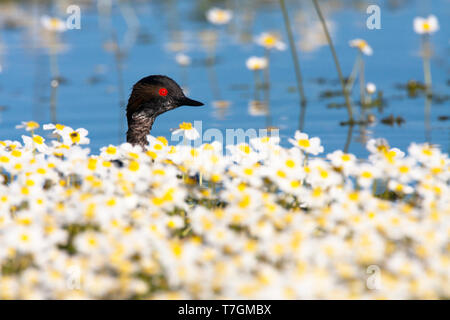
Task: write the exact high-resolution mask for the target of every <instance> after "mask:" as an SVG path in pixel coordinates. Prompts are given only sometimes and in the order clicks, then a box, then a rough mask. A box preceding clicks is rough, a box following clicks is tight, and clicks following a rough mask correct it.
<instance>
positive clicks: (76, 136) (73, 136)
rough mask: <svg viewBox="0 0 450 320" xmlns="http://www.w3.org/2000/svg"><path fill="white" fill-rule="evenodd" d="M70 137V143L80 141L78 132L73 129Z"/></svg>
mask: <svg viewBox="0 0 450 320" xmlns="http://www.w3.org/2000/svg"><path fill="white" fill-rule="evenodd" d="M70 139H72V143H78V142H80V134H79V133H78V132H76V131H73V132H72V133H71V134H70Z"/></svg>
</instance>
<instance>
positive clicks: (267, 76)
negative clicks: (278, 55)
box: [264, 49, 272, 128]
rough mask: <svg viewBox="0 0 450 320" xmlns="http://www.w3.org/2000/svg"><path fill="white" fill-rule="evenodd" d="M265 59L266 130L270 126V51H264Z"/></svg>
mask: <svg viewBox="0 0 450 320" xmlns="http://www.w3.org/2000/svg"><path fill="white" fill-rule="evenodd" d="M265 57H266V59H267V67H266V68H265V69H264V100H265V102H266V107H267V116H266V128H270V127H271V126H272V115H271V112H270V50H269V49H266V50H265Z"/></svg>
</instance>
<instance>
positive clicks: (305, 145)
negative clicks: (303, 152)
mask: <svg viewBox="0 0 450 320" xmlns="http://www.w3.org/2000/svg"><path fill="white" fill-rule="evenodd" d="M298 145H299V146H300V147H302V148H309V147H310V146H311V143H310V142H309V140H308V139H300V140H298Z"/></svg>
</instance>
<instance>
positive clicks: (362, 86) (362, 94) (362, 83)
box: [359, 53, 366, 108]
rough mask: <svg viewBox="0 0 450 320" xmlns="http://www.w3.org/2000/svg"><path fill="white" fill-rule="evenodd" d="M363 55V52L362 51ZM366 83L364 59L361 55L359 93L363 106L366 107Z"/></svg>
mask: <svg viewBox="0 0 450 320" xmlns="http://www.w3.org/2000/svg"><path fill="white" fill-rule="evenodd" d="M360 55H361V53H360ZM365 90H366V85H365V79H364V59H363V58H362V57H361V59H360V62H359V93H360V99H361V107H362V108H364V107H365V105H366V95H365Z"/></svg>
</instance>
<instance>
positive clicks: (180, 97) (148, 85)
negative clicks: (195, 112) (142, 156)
mask: <svg viewBox="0 0 450 320" xmlns="http://www.w3.org/2000/svg"><path fill="white" fill-rule="evenodd" d="M202 105H203V103H201V102H199V101H195V100H192V99H189V98H188V97H186V96H185V95H184V93H183V90H182V89H181V88H180V86H179V85H178V84H177V83H176V82H175V81H173V80H172V79H171V78H169V77H166V76H161V75H153V76H148V77H145V78H143V79H141V80H139V81H138V82H137V83H136V84H135V85H134V86H133V91H132V92H131V95H130V98H129V99H128V105H127V121H128V131H127V142H129V143H131V144H133V145H140V146H142V147H145V146H146V145H147V144H148V141H147V135H148V134H149V132H150V130H151V129H152V126H153V122H155V119H156V117H157V116H159V115H160V114H162V113H164V112H166V111H169V110H172V109H175V108H178V107H181V106H202Z"/></svg>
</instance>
